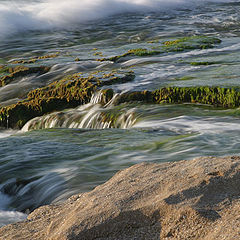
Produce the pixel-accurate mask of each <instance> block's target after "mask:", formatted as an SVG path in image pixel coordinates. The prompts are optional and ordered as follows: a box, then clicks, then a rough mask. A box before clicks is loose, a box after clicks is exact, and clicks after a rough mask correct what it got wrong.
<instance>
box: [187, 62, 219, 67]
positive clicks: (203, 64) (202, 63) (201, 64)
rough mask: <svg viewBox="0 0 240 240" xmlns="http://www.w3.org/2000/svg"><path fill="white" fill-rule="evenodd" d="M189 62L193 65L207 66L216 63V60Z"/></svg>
mask: <svg viewBox="0 0 240 240" xmlns="http://www.w3.org/2000/svg"><path fill="white" fill-rule="evenodd" d="M190 64H191V65H193V66H209V65H214V64H218V62H190Z"/></svg>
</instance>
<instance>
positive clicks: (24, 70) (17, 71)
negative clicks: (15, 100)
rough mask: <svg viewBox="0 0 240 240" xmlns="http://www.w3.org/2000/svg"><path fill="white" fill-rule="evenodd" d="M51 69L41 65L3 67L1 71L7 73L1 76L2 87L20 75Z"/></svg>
mask: <svg viewBox="0 0 240 240" xmlns="http://www.w3.org/2000/svg"><path fill="white" fill-rule="evenodd" d="M49 70H50V67H46V66H39V67H26V66H21V65H19V66H15V67H7V66H5V67H2V68H1V69H0V73H5V75H4V76H2V77H1V78H0V87H2V86H5V85H7V84H9V83H10V82H12V81H14V80H15V79H16V78H18V77H24V76H28V75H30V74H33V73H37V74H44V73H47V72H48V71H49Z"/></svg>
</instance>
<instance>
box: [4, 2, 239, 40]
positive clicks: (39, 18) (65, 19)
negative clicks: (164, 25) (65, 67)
mask: <svg viewBox="0 0 240 240" xmlns="http://www.w3.org/2000/svg"><path fill="white" fill-rule="evenodd" d="M209 1H210V2H234V1H232V0H208V2H209ZM204 2H206V0H200V1H199V0H168V1H165V0H91V1H89V0H68V1H66V0H35V1H34V0H31V1H19V0H18V1H17V0H12V1H10V0H8V1H2V2H1V3H0V32H1V36H6V35H8V34H11V33H16V32H21V31H26V30H43V29H51V28H65V27H70V26H72V25H73V24H79V23H83V22H87V21H90V20H95V19H99V18H103V17H107V16H110V15H114V14H120V13H125V12H139V11H141V12H143V11H144V12H147V11H161V10H166V9H167V8H168V9H169V8H171V9H176V8H180V7H181V8H182V7H184V8H186V7H187V8H194V7H197V6H199V4H202V3H204Z"/></svg>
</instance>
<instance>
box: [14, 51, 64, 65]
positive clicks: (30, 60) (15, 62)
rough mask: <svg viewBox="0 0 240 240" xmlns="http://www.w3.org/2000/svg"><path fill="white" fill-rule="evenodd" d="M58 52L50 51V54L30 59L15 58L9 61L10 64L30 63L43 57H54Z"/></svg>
mask: <svg viewBox="0 0 240 240" xmlns="http://www.w3.org/2000/svg"><path fill="white" fill-rule="evenodd" d="M59 54H60V53H59V52H56V53H51V54H47V55H44V56H39V57H34V58H31V59H24V60H16V61H13V62H11V63H12V64H31V63H35V62H36V61H38V60H43V59H49V58H56V57H58V56H59Z"/></svg>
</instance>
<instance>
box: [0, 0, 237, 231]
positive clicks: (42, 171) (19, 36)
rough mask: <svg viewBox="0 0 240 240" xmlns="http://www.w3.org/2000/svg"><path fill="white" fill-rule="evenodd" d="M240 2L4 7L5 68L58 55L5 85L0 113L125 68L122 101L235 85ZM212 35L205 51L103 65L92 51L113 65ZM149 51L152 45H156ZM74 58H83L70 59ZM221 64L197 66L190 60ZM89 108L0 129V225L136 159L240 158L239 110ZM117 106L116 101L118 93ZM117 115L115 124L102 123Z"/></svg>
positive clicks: (113, 1) (0, 19)
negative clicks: (67, 82) (79, 76)
mask: <svg viewBox="0 0 240 240" xmlns="http://www.w3.org/2000/svg"><path fill="white" fill-rule="evenodd" d="M239 12H240V1H224V0H222V1H218V0H216V1H213V0H210V1H205V0H200V1H199V0H198V1H197V0H189V1H186V0H171V1H167V2H166V1H162V0H131V1H130V0H92V1H88V0H81V1H80V0H69V1H63V0H58V1H57V0H38V1H37V0H36V1H24V0H22V1H9V0H4V1H3V0H2V1H1V3H0V33H1V34H0V63H1V64H6V63H8V62H11V61H12V60H18V59H29V58H31V57H35V56H42V55H46V54H51V53H56V52H59V53H60V54H59V57H57V58H52V59H43V60H41V64H43V65H47V66H51V70H50V71H49V72H48V73H46V74H43V75H40V76H39V75H34V74H33V75H31V76H27V77H22V78H19V79H16V81H15V82H13V83H11V84H8V85H6V86H4V87H1V88H0V104H1V106H5V105H8V104H10V103H15V102H17V101H18V100H19V99H21V97H22V96H24V94H26V93H27V92H28V91H30V90H32V89H34V88H38V87H43V86H45V85H47V84H49V83H51V82H53V81H55V80H58V79H61V78H62V77H63V76H66V75H67V74H71V73H76V72H83V73H84V74H90V73H91V72H94V71H99V70H102V71H111V70H113V69H118V70H119V69H120V70H127V71H128V70H132V71H134V73H135V75H136V78H135V80H134V81H133V82H129V83H124V84H115V85H114V86H113V89H114V90H115V91H116V93H117V94H121V93H122V92H125V91H130V90H132V91H133V90H154V89H157V88H160V87H163V86H223V87H229V86H239V81H240V57H239V56H240V28H239V27H240V17H239V16H240V15H239ZM192 35H206V36H214V37H218V38H220V39H221V40H222V43H221V44H219V45H218V46H216V47H214V48H211V49H202V50H190V51H186V52H174V53H169V54H164V55H157V56H148V57H133V58H131V59H126V60H123V61H121V62H119V63H113V62H98V61H96V58H97V57H96V56H95V55H94V51H93V49H96V48H97V49H98V51H100V52H101V53H102V54H103V55H104V56H114V55H119V54H122V53H124V52H126V51H127V50H129V49H132V48H139V47H143V48H144V47H147V46H149V43H148V42H149V41H153V40H158V41H165V40H169V39H170V40H171V39H176V38H179V37H184V36H192ZM152 46H154V43H153V45H152ZM75 58H79V59H80V61H78V62H76V61H74V59H75ZM194 61H199V62H201V61H209V62H215V63H216V64H213V65H209V66H193V65H190V64H189V63H190V62H194ZM98 94H99V93H96V95H95V96H93V98H92V100H91V102H90V103H89V104H87V105H83V106H78V107H77V108H74V109H65V110H64V111H61V112H55V113H51V114H49V115H45V116H43V117H38V118H35V119H32V120H30V121H29V122H28V123H27V124H26V125H25V126H24V127H23V129H22V130H19V131H15V130H11V129H2V130H1V131H0V226H2V225H5V224H8V223H11V222H15V221H19V220H22V219H25V218H26V217H27V214H28V213H29V212H31V211H33V210H34V209H35V208H37V207H39V206H41V205H44V204H50V203H55V202H60V201H63V200H65V199H66V198H67V197H69V196H71V195H72V194H77V193H79V192H84V191H89V190H91V189H93V188H94V187H95V186H97V185H98V184H101V183H103V182H105V181H106V180H108V179H109V178H110V177H111V176H113V175H114V174H115V173H116V172H117V171H118V170H120V169H123V168H126V167H129V166H131V165H133V164H136V163H140V162H143V161H152V162H166V161H179V160H183V159H187V160H188V159H192V158H194V157H198V156H222V155H233V154H234V155H239V153H240V151H239V149H240V142H239V134H240V115H239V109H220V108H213V107H212V106H203V105H189V104H179V105H171V104H169V105H152V104H143V103H128V104H126V103H125V104H120V105H118V106H116V105H114V103H113V102H111V103H108V104H107V105H106V106H102V105H100V104H99V99H100V96H99V95H98ZM116 98H117V95H116ZM116 111H117V112H119V113H120V114H118V117H117V120H116V122H115V123H114V124H113V123H110V122H109V123H106V122H103V121H102V118H101V116H102V114H104V113H106V114H108V113H113V112H116Z"/></svg>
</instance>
